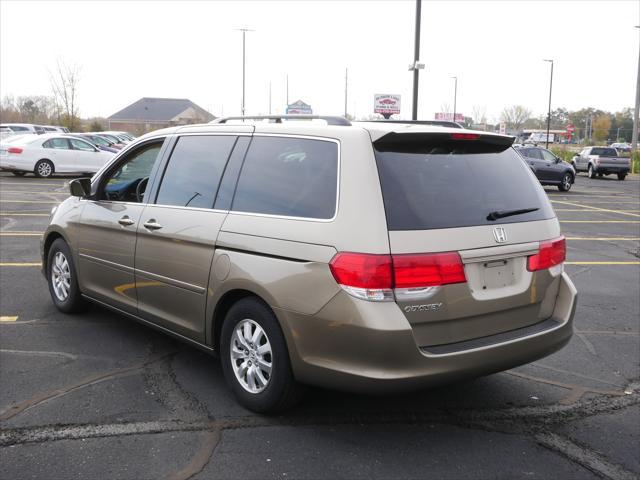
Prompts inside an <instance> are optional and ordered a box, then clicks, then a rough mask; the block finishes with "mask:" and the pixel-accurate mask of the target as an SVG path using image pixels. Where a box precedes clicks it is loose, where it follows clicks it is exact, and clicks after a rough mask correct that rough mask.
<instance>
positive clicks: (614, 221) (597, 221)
mask: <svg viewBox="0 0 640 480" xmlns="http://www.w3.org/2000/svg"><path fill="white" fill-rule="evenodd" d="M560 223H640V220H560Z"/></svg>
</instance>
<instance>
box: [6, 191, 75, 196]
mask: <svg viewBox="0 0 640 480" xmlns="http://www.w3.org/2000/svg"><path fill="white" fill-rule="evenodd" d="M0 193H11V194H14V193H27V194H29V195H66V196H69V195H71V194H70V193H69V192H53V191H44V192H34V191H33V190H0Z"/></svg>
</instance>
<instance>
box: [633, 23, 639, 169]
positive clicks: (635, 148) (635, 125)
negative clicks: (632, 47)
mask: <svg viewBox="0 0 640 480" xmlns="http://www.w3.org/2000/svg"><path fill="white" fill-rule="evenodd" d="M636 28H640V25H636ZM638 115H640V47H639V48H638V73H637V75H636V106H635V109H634V110H633V134H632V135H631V152H632V157H633V153H635V152H637V151H638V128H639V127H640V125H638ZM634 165H635V163H634V162H633V160H632V161H631V170H632V172H631V173H635V172H633V167H634Z"/></svg>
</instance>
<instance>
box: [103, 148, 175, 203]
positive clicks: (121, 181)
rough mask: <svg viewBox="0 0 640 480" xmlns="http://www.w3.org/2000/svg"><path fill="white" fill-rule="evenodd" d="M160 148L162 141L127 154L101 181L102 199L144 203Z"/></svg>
mask: <svg viewBox="0 0 640 480" xmlns="http://www.w3.org/2000/svg"><path fill="white" fill-rule="evenodd" d="M161 148H162V141H160V142H157V143H150V144H148V145H145V146H144V147H142V148H139V149H137V150H136V151H134V152H133V153H132V154H129V155H128V156H127V158H126V159H125V160H124V162H123V163H120V165H119V166H118V168H117V169H116V170H114V171H113V172H112V173H111V174H110V175H108V176H106V177H105V179H104V180H103V182H104V183H103V185H104V195H103V198H105V199H107V200H113V201H120V202H143V201H146V198H144V193H145V191H146V186H147V183H148V179H149V176H150V175H151V170H153V166H154V164H155V163H156V159H157V158H158V154H159V153H160V149H161Z"/></svg>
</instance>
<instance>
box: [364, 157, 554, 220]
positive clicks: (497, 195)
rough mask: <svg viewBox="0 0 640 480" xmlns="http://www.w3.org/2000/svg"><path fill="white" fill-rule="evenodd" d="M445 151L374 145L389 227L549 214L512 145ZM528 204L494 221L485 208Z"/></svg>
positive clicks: (546, 216) (543, 196)
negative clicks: (492, 150) (479, 150)
mask: <svg viewBox="0 0 640 480" xmlns="http://www.w3.org/2000/svg"><path fill="white" fill-rule="evenodd" d="M446 151H447V149H439V148H431V147H429V148H428V149H427V151H420V148H416V149H415V151H412V152H407V151H404V150H403V151H402V152H398V151H393V150H390V151H389V150H387V151H382V150H380V149H378V148H376V151H375V155H376V162H377V165H378V172H379V176H380V183H381V187H382V194H383V199H384V205H385V210H386V215H387V224H388V228H389V230H429V229H436V228H454V227H469V226H477V225H495V224H501V223H515V222H524V221H532V220H543V219H549V218H553V217H554V216H555V214H554V212H553V210H552V208H551V205H550V204H549V201H548V200H547V198H546V194H545V193H544V190H543V189H542V187H541V186H540V185H539V183H538V181H537V180H536V179H535V177H534V176H533V174H532V173H531V171H530V169H529V167H528V166H527V165H526V163H525V162H524V161H523V160H522V158H521V157H520V156H518V154H516V152H515V151H514V150H513V149H511V148H508V149H506V150H504V151H502V152H496V153H464V150H463V149H457V150H454V151H449V153H446ZM431 152H437V153H431ZM528 208H537V210H536V211H534V212H530V213H526V214H523V215H517V216H511V217H505V218H501V219H499V220H495V221H492V220H489V219H488V218H487V216H488V215H489V213H491V212H496V211H505V210H517V209H528Z"/></svg>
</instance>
